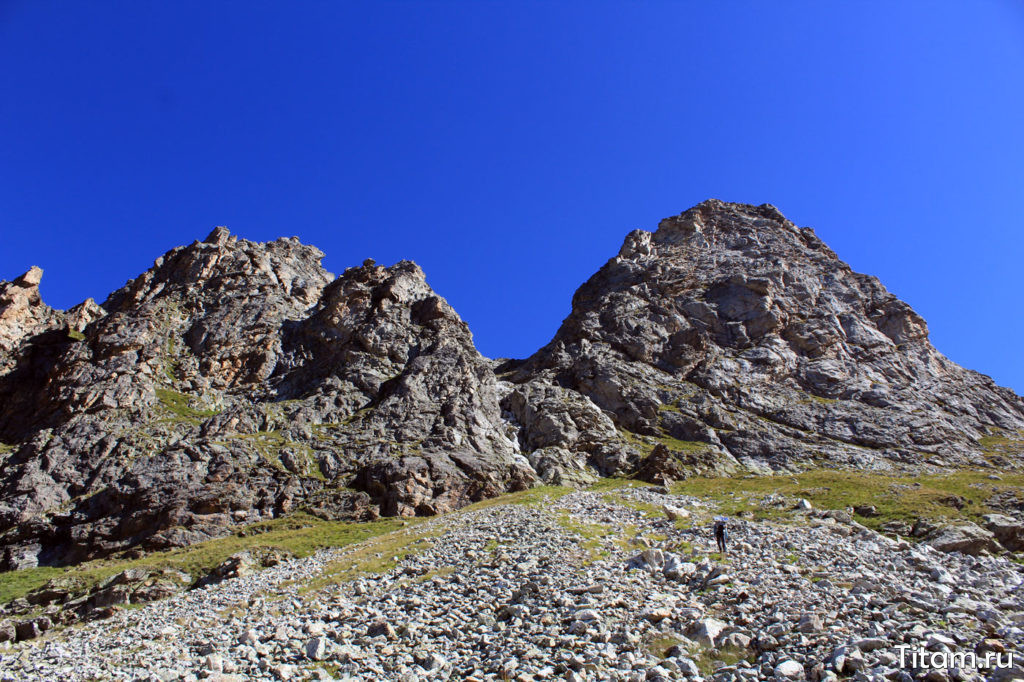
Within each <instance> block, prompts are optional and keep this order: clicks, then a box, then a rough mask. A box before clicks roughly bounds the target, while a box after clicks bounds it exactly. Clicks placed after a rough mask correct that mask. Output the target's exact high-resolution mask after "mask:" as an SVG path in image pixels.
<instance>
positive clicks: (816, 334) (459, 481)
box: [0, 201, 1024, 569]
mask: <svg viewBox="0 0 1024 682" xmlns="http://www.w3.org/2000/svg"><path fill="white" fill-rule="evenodd" d="M322 257H323V254H322V253H321V252H320V251H319V250H317V249H315V248H313V247H310V246H306V245H303V244H301V243H300V242H299V241H298V240H297V239H295V238H291V239H279V240H277V241H274V242H269V243H256V242H250V241H246V240H242V239H238V238H237V237H234V236H232V235H230V233H228V231H227V230H226V229H224V228H217V229H216V230H214V231H213V232H212V233H211V234H210V236H209V237H208V238H207V239H206V240H205V241H203V242H195V243H193V244H191V245H188V246H184V247H180V248H177V249H174V250H172V251H170V252H168V253H167V254H165V255H164V256H163V257H161V258H159V259H158V260H157V261H156V262H155V263H154V265H153V267H152V268H150V269H149V270H147V271H146V272H145V273H143V274H141V275H140V276H139V277H137V278H135V279H133V280H132V281H130V282H128V283H127V284H126V285H125V286H124V287H122V288H121V289H119V290H118V291H116V292H114V293H112V294H111V295H110V296H109V297H108V298H107V300H106V301H104V302H103V304H102V306H101V305H97V304H96V303H95V302H93V301H91V300H88V301H86V302H85V303H83V304H81V305H79V306H76V307H75V308H72V309H71V310H68V311H58V310H53V309H51V308H49V307H48V306H46V305H45V303H43V301H42V299H41V297H40V296H39V290H38V284H39V281H40V277H41V275H42V273H41V271H39V270H38V269H37V268H34V269H33V270H31V271H29V272H28V273H26V274H25V275H23V276H22V277H20V278H18V279H16V280H14V281H13V282H2V283H0V551H2V554H0V568H3V569H16V568H22V567H29V566H34V565H37V564H43V565H61V564H66V563H75V562H78V561H81V560H84V559H89V558H96V557H103V556H107V555H110V554H113V553H118V552H124V551H128V552H135V553H137V552H142V551H147V550H155V549H164V548H169V547H178V546H183V545H187V544H192V543H194V542H197V541H200V540H204V539H207V538H211V537H218V536H223V535H225V534H227V533H230V532H233V531H234V530H236V529H237V528H238V527H241V526H245V525H248V524H252V523H254V522H257V521H261V520H265V519H268V518H276V517H280V516H283V515H286V514H289V513H291V512H293V511H296V510H300V509H301V510H305V511H307V512H309V513H312V514H315V515H317V516H320V517H322V518H325V519H358V520H365V519H370V518H374V517H375V516H377V515H379V514H385V515H404V516H410V515H429V514H436V513H440V512H445V511H449V510H451V509H455V508H458V507H461V506H464V505H466V504H467V503H469V502H473V501H477V500H481V499H484V498H488V497H493V496H495V495H498V494H500V493H503V492H507V491H515V490H521V489H524V488H527V487H530V486H532V485H534V484H536V483H537V482H538V481H543V482H547V483H555V484H569V485H583V484H586V483H588V482H592V481H593V480H594V479H595V478H596V477H597V476H599V475H634V474H635V475H638V476H639V477H641V478H645V479H648V480H661V479H671V478H675V479H678V478H682V477H686V476H690V475H694V474H708V473H715V474H721V473H736V472H744V471H748V470H749V471H753V472H760V473H767V472H772V471H796V470H800V469H805V468H810V467H815V466H828V467H854V468H870V469H876V470H881V471H892V470H900V469H906V470H913V471H916V470H920V469H928V468H934V467H942V466H963V465H982V466H996V467H1017V466H1018V465H1019V462H1020V454H1021V439H1022V437H1021V432H1022V430H1024V403H1022V401H1021V398H1019V397H1018V396H1016V395H1015V394H1014V393H1013V392H1012V391H1009V390H1007V389H1003V388H999V387H997V386H996V385H995V384H994V383H993V382H992V381H991V379H989V378H987V377H984V376H982V375H979V374H977V373H974V372H971V371H968V370H965V369H963V368H961V367H960V366H958V365H956V364H955V363H953V362H951V361H950V360H948V359H946V358H945V357H943V356H942V355H941V354H940V353H939V352H938V351H937V350H936V349H935V348H934V347H932V345H931V344H930V343H929V341H928V336H927V327H926V326H925V323H924V321H923V320H922V319H921V318H920V316H918V315H917V314H916V313H914V311H913V310H911V309H910V307H909V306H907V305H906V304H905V303H903V302H902V301H900V300H899V299H897V298H896V297H894V296H892V295H891V294H889V293H888V292H887V291H886V290H885V289H884V287H882V285H881V284H880V283H879V282H878V281H877V280H876V279H875V278H873V277H868V276H865V275H860V274H857V273H854V272H852V271H851V270H850V268H849V267H848V266H847V265H846V264H845V263H843V262H842V261H840V260H839V258H838V257H837V256H836V255H835V254H834V253H832V251H830V250H829V249H828V248H827V247H826V246H825V245H824V244H822V243H821V241H820V240H819V239H818V238H817V237H815V236H814V234H813V232H812V231H811V230H810V229H808V228H803V229H801V228H797V227H796V226H794V225H793V224H792V223H790V222H789V221H787V220H786V219H785V218H784V217H783V216H782V215H781V214H780V213H779V212H778V211H777V210H776V209H774V208H773V207H771V206H759V207H755V206H748V205H743V204H727V203H723V202H719V201H708V202H704V203H703V204H700V205H699V206H697V207H694V208H693V209H690V210H689V211H687V212H685V213H683V214H681V215H680V216H677V217H674V218H670V219H667V220H665V221H662V223H661V225H660V226H659V228H658V230H657V231H656V232H654V233H650V232H643V231H639V230H638V231H635V232H633V233H631V234H630V235H628V237H627V238H626V241H625V244H624V245H623V247H622V250H621V251H620V253H619V255H618V256H616V257H615V258H613V259H612V260H610V261H609V262H608V263H607V264H606V265H605V266H604V267H603V268H601V270H600V271H599V272H598V273H596V274H595V275H594V276H593V277H592V278H591V279H590V280H588V281H587V282H586V283H585V284H584V285H583V286H582V287H581V288H580V289H579V291H578V292H577V293H576V295H575V297H574V299H573V310H572V313H571V314H570V316H569V317H568V318H567V319H566V320H565V322H564V323H563V324H562V326H561V328H560V329H559V330H558V332H557V334H556V335H555V337H554V338H553V339H552V341H551V342H550V343H549V344H547V345H546V346H545V347H544V348H542V349H540V350H539V351H538V352H537V353H535V354H534V355H533V356H532V357H530V358H528V359H527V360H524V361H490V360H487V359H485V358H483V357H482V356H481V355H480V354H479V352H478V351H477V350H476V348H475V346H474V345H473V340H472V335H471V334H470V331H469V329H468V327H467V325H466V324H465V323H464V322H463V321H462V320H461V319H460V318H459V316H458V314H457V313H456V312H455V311H454V310H453V309H452V308H451V306H449V305H448V303H447V302H445V301H444V299H442V298H441V297H439V296H437V294H436V293H435V292H434V291H433V290H432V289H431V288H430V286H429V285H428V284H427V282H426V279H425V276H424V274H423V272H422V271H421V270H420V268H419V267H418V266H417V265H415V264H414V263H411V262H408V261H402V262H400V263H397V264H395V265H393V266H391V267H383V266H378V265H376V264H375V263H373V262H372V261H367V262H365V263H364V264H363V265H362V266H360V267H354V268H349V269H347V270H346V271H345V272H344V273H342V274H341V275H340V276H338V277H334V276H333V275H332V274H330V273H328V272H326V271H325V270H324V269H323V268H322V267H321V265H320V260H321V258H322Z"/></svg>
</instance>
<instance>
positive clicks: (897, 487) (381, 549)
mask: <svg viewBox="0 0 1024 682" xmlns="http://www.w3.org/2000/svg"><path fill="white" fill-rule="evenodd" d="M988 474H989V472H988V471H970V470H964V471H958V472H954V473H951V474H946V475H933V476H919V477H889V476H883V475H879V474H867V473H857V472H845V471H833V470H817V471H810V472H806V473H803V474H798V475H787V476H762V477H750V478H747V477H734V478H691V479H687V480H685V481H681V482H679V483H676V484H675V485H674V486H673V492H675V493H683V494H687V495H693V496H696V497H701V498H705V499H711V500H714V501H716V502H717V503H719V505H720V509H721V511H722V513H725V514H737V513H738V512H741V511H750V512H752V513H753V514H754V516H755V517H757V518H773V517H779V516H784V517H789V516H791V515H790V514H789V513H788V512H780V511H778V510H774V509H763V508H762V507H761V505H760V502H761V499H762V498H763V497H764V496H766V495H768V494H771V493H779V494H782V495H785V496H788V497H803V498H806V499H808V500H810V501H811V503H812V504H814V506H815V507H817V508H819V509H843V508H846V507H848V506H857V505H874V506H875V507H876V508H877V509H878V516H874V517H870V518H858V520H859V521H861V522H862V523H864V524H865V525H868V526H871V527H878V526H879V525H881V524H882V523H884V522H886V521H889V520H903V521H907V522H913V521H914V520H915V519H917V518H919V517H926V518H945V519H949V520H956V519H969V520H977V519H978V518H979V517H980V516H981V515H982V514H985V513H988V512H989V511H991V509H990V508H989V507H988V506H986V500H987V499H988V498H989V497H991V495H993V494H995V493H997V492H1002V491H1006V490H1011V491H1016V492H1017V493H1018V494H1019V495H1021V496H1022V497H1024V474H1005V475H1003V477H1002V480H991V479H989V478H988ZM642 485H646V484H644V483H640V482H638V481H632V480H628V479H621V478H620V479H604V480H602V481H599V482H598V483H596V484H595V485H594V486H592V487H591V488H590V489H591V490H593V491H595V492H600V493H604V494H607V495H614V496H615V497H616V498H617V501H620V502H624V503H626V504H629V506H634V507H636V508H638V509H640V510H641V511H644V512H647V513H650V514H660V510H659V509H657V508H656V507H655V506H654V505H646V504H644V503H640V502H638V501H635V500H631V499H627V498H622V497H621V495H618V494H617V491H618V490H620V489H621V488H624V487H632V486H642ZM568 492H570V489H569V488H564V487H553V486H543V487H539V488H533V489H530V490H526V491H522V492H518V493H511V494H508V495H503V496H501V497H497V498H493V499H489V500H483V501H482V502H477V503H476V504H473V505H470V506H469V507H466V510H467V511H471V510H475V509H484V508H487V507H492V506H497V505H501V504H526V505H542V504H547V503H550V501H551V500H552V499H557V498H558V497H561V496H562V495H565V494H567V493H568ZM954 496H956V497H959V498H963V499H964V500H965V501H966V503H965V504H964V506H963V508H962V509H957V508H956V507H954V506H950V505H949V501H950V499H952V498H954ZM456 513H460V512H456ZM559 520H560V521H561V522H562V524H563V525H564V526H566V527H567V529H569V530H572V531H579V532H580V535H581V536H582V537H583V538H584V539H585V540H586V539H589V538H590V537H591V536H593V535H594V533H592V532H590V531H592V530H593V529H590V528H582V527H579V528H578V527H577V524H573V523H571V520H569V519H565V518H561V517H560V518H559ZM422 521H424V519H398V518H388V519H380V520H378V521H372V522H369V523H350V522H341V521H335V522H331V521H323V520H320V519H317V518H314V517H311V516H308V515H306V514H302V513H296V514H292V515H290V516H287V517H284V518H281V519H275V520H273V521H267V522H264V523H259V524H255V525H253V526H249V527H247V528H244V529H241V530H240V531H239V532H238V533H237V534H235V535H231V536H228V537H224V538H218V539H216V540H209V541H207V542H203V543H200V544H197V545H193V546H191V547H185V548H181V549H175V550H170V551H166V552H157V553H153V554H150V555H147V556H145V557H143V558H140V559H117V558H114V559H105V560H98V561H90V562H86V563H83V564H79V565H77V566H70V567H63V568H53V567H41V568H34V569H27V570H22V571H11V572H7V573H0V603H5V602H7V601H10V600H11V599H14V598H17V597H20V596H24V595H25V594H26V593H28V592H30V591H32V590H34V589H36V588H38V587H41V586H42V585H44V584H45V583H46V582H47V581H48V580H50V579H51V578H69V579H71V580H74V581H75V582H76V583H78V584H80V585H81V586H83V587H86V586H89V585H92V584H95V583H97V582H99V581H101V580H103V579H104V578H106V577H108V576H111V575H114V574H115V573H118V572H120V571H123V570H125V569H127V568H137V567H143V568H151V569H161V568H173V569H178V570H182V571H185V572H187V573H189V574H190V575H192V576H193V577H199V576H201V575H203V574H205V573H206V572H208V571H209V570H210V569H211V568H213V567H214V566H216V565H217V564H219V563H221V562H222V561H224V559H226V558H227V557H229V556H231V555H232V554H235V553H237V552H240V551H243V550H245V549H252V548H257V547H271V548H278V549H281V550H285V551H287V552H291V553H293V554H295V555H296V556H307V555H309V554H312V553H313V552H315V551H317V550H318V549H322V548H325V547H344V546H347V545H352V544H354V543H360V542H362V543H363V545H362V546H361V547H359V548H358V549H357V550H356V551H355V552H354V553H353V554H352V555H351V556H346V557H345V558H344V559H343V560H341V561H339V562H337V563H336V565H334V566H331V567H329V568H328V570H327V571H325V576H324V578H323V579H322V580H320V581H319V582H318V584H317V585H316V586H322V585H324V584H328V583H331V582H338V581H341V580H347V579H351V578H352V577H356V576H357V575H360V574H364V573H368V572H380V571H383V570H387V569H388V568H390V567H391V566H393V565H394V564H395V562H396V561H397V560H398V559H400V558H401V557H402V556H404V555H405V554H408V553H410V552H415V551H417V550H418V549H420V548H422V547H424V546H426V545H427V543H429V542H430V539H431V537H432V536H433V535H434V532H433V531H428V530H426V529H420V528H417V526H418V525H419V523H421V522H422ZM602 530H604V529H602ZM627 534H628V533H627ZM584 549H592V548H590V547H588V546H584ZM316 586H311V587H316Z"/></svg>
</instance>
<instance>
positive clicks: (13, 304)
mask: <svg viewBox="0 0 1024 682" xmlns="http://www.w3.org/2000/svg"><path fill="white" fill-rule="evenodd" d="M42 279H43V270H42V268H39V267H37V266H34V265H33V266H32V267H31V268H29V270H28V272H26V273H24V274H23V275H21V276H20V277H17V278H15V279H14V280H13V281H11V282H4V281H0V370H2V369H3V368H4V367H5V366H9V363H10V360H9V358H8V357H7V356H8V354H10V353H13V352H14V351H15V349H16V348H17V347H18V345H19V344H20V343H21V342H22V341H23V340H24V339H25V338H26V337H29V336H32V335H34V334H38V333H41V332H43V331H44V330H46V329H48V328H50V327H51V326H53V325H55V324H57V323H58V321H59V317H60V315H59V313H58V312H57V311H55V310H53V309H52V308H50V306H48V305H46V304H45V303H43V299H42V296H40V294H39V283H40V282H41V281H42Z"/></svg>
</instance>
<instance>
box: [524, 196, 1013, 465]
mask: <svg viewBox="0 0 1024 682" xmlns="http://www.w3.org/2000/svg"><path fill="white" fill-rule="evenodd" d="M510 378H511V380H512V381H514V382H515V383H517V384H520V385H522V386H531V385H538V384H540V385H557V386H561V387H564V388H566V389H569V390H572V391H577V392H579V393H580V394H582V395H583V396H585V397H587V398H589V399H590V400H591V401H592V402H593V403H594V405H596V406H597V407H598V408H600V409H601V410H603V411H604V412H605V413H607V414H610V415H612V418H613V420H614V421H615V423H616V426H617V427H618V428H619V429H620V430H623V431H626V432H627V433H625V434H624V436H625V437H626V438H627V439H628V440H632V441H633V442H634V443H635V442H637V439H636V438H635V437H632V436H633V435H634V434H636V435H640V436H646V437H649V438H648V439H647V441H648V443H654V442H657V441H658V440H659V439H660V440H662V441H663V442H667V443H668V445H669V448H670V449H672V447H673V445H675V448H676V450H677V451H678V452H679V453H680V457H682V458H683V459H690V460H692V461H690V462H689V464H691V465H693V466H694V467H695V469H697V470H699V469H702V468H704V469H708V468H710V469H711V470H715V469H719V470H728V469H734V468H736V465H737V464H739V465H743V466H745V467H748V468H750V469H752V470H755V471H765V470H774V469H792V468H800V467H806V466H809V465H811V464H813V463H815V462H819V461H825V462H827V463H830V464H833V465H839V464H842V465H851V466H857V467H872V468H881V469H886V468H892V467H898V466H911V467H918V466H921V465H924V464H926V463H931V464H938V465H959V464H979V463H980V464H984V463H985V462H984V461H983V459H982V455H983V453H982V451H981V448H980V446H979V443H978V440H979V439H980V438H981V437H983V436H985V435H988V434H991V433H997V432H1009V433H1010V434H1011V435H1013V436H1015V437H1016V436H1017V434H1016V432H1017V431H1018V430H1019V429H1021V428H1024V403H1022V401H1021V399H1020V398H1019V397H1018V396H1017V395H1015V394H1014V393H1013V392H1012V391H1009V390H1007V389H1004V388H1000V387H997V386H996V385H995V384H994V383H993V382H992V380H991V379H990V378H988V377H985V376H982V375H980V374H977V373H975V372H971V371H968V370H965V369H963V368H962V367H960V366H959V365H956V364H955V363H953V362H951V361H950V360H948V359H947V358H945V357H944V356H942V355H941V354H940V353H939V352H938V351H937V350H935V348H934V347H933V346H932V345H931V343H929V341H928V329H927V326H926V325H925V322H924V320H923V319H921V317H920V316H919V315H917V313H915V312H914V311H913V310H912V309H911V308H910V307H909V306H908V305H907V304H906V303H904V302H902V301H900V300H899V299H897V298H896V297H895V296H893V295H892V294H890V293H889V292H888V291H886V290H885V288H884V287H883V286H882V285H881V283H879V281H878V280H877V279H876V278H874V277H869V276H867V275H861V274H858V273H855V272H853V271H852V270H850V268H849V266H848V265H846V264H845V263H843V262H842V261H841V260H839V258H838V257H837V256H836V255H835V254H834V253H833V252H832V251H831V250H830V249H829V248H828V247H826V246H825V245H824V244H823V243H822V242H821V240H819V239H818V238H817V237H816V236H815V235H814V233H813V231H812V230H811V229H810V228H798V227H796V226H795V225H793V224H792V223H791V222H789V221H788V220H786V219H785V218H784V217H783V216H782V214H780V213H779V212H778V210H776V209H775V208H774V207H772V206H769V205H763V206H749V205H743V204H728V203H723V202H720V201H707V202H704V203H702V204H700V205H698V206H696V207H694V208H692V209H690V210H689V211H686V212H685V213H683V214H681V215H679V216H676V217H674V218H668V219H666V220H663V221H662V222H661V224H660V225H659V227H658V230H657V231H656V232H653V233H651V232H644V231H642V230H637V231H634V232H632V233H630V234H629V235H628V236H627V237H626V240H625V243H624V244H623V246H622V249H621V251H620V252H619V255H618V256H617V257H615V258H613V259H612V260H610V261H608V263H607V264H606V265H605V266H604V267H602V268H601V270H600V271H599V272H598V273H597V274H595V275H594V276H593V277H591V278H590V280H589V281H587V282H586V283H585V284H584V285H583V286H582V287H580V289H579V290H578V291H577V292H576V295H575V296H574V297H573V306H572V313H571V314H570V315H569V317H568V318H567V319H566V320H565V321H564V322H563V324H562V327H561V328H560V329H559V330H558V333H557V334H556V335H555V337H554V339H553V340H552V341H551V342H550V343H549V344H548V345H547V346H545V347H544V348H542V349H541V350H539V351H538V352H537V353H536V354H534V355H533V356H532V357H531V358H529V360H527V361H526V362H525V363H524V364H522V365H521V366H519V367H518V368H516V369H515V370H514V372H513V373H512V374H511V376H510ZM536 419H538V418H537V417H535V420H536ZM677 441H682V443H679V442H677ZM708 455H713V458H712V459H711V460H709V459H708ZM1002 464H1003V465H1007V464H1009V462H1002Z"/></svg>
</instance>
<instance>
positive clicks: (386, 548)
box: [300, 519, 444, 592]
mask: <svg viewBox="0 0 1024 682" xmlns="http://www.w3.org/2000/svg"><path fill="white" fill-rule="evenodd" d="M421 521H422V519H407V520H406V522H407V523H410V524H411V525H410V527H407V528H401V529H398V530H394V531H392V532H390V533H387V534H384V535H377V536H376V537H372V538H370V539H368V540H366V541H365V542H362V543H361V544H360V545H359V546H358V547H356V548H354V550H353V551H352V552H351V553H350V554H348V555H346V556H344V557H342V558H340V559H337V560H335V561H333V562H332V563H330V564H328V565H327V566H326V567H325V568H324V571H323V573H322V574H321V575H319V576H317V577H316V578H313V579H312V580H310V581H309V582H307V583H306V584H305V585H304V586H303V587H302V588H301V590H300V592H313V591H316V590H320V589H323V588H325V587H328V586H330V585H336V584H340V583H345V582H349V581H350V580H354V579H356V578H358V577H359V576H362V575H368V574H380V573H385V572H387V571H389V570H391V569H392V568H394V567H395V566H397V565H398V562H400V561H402V560H403V559H405V558H406V557H407V556H410V555H413V554H418V553H419V552H422V551H423V550H425V549H427V548H429V547H430V546H431V545H432V540H433V538H435V537H437V536H439V535H441V534H442V533H443V532H444V528H443V527H441V526H434V527H432V528H422V527H420V522H421Z"/></svg>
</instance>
